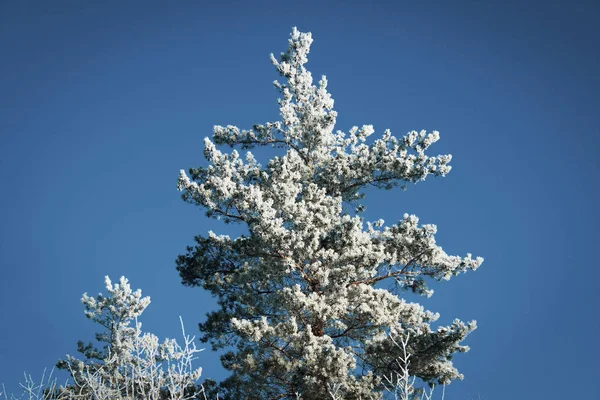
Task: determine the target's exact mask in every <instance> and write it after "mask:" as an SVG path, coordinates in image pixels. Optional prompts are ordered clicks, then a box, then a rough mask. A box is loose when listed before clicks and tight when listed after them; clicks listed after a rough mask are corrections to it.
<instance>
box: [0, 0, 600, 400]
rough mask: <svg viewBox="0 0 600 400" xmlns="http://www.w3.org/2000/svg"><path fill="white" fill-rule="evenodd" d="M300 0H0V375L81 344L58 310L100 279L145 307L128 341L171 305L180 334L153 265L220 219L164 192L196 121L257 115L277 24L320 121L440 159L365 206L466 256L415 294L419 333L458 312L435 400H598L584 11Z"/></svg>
mask: <svg viewBox="0 0 600 400" xmlns="http://www.w3.org/2000/svg"><path fill="white" fill-rule="evenodd" d="M323 3H325V5H319V4H318V3H314V4H313V3H311V2H308V1H302V2H298V1H297V2H283V1H277V2H272V3H270V4H267V3H264V4H263V3H261V2H243V1H236V2H228V1H223V2H214V4H213V3H210V2H205V1H171V2H167V1H161V2H154V1H138V2H132V1H74V0H73V1H51V2H50V1H37V2H35V1H16V0H14V1H0V50H1V53H0V54H1V56H0V57H1V61H0V182H1V188H2V192H1V196H0V210H1V220H0V268H1V272H2V274H1V275H0V276H1V277H0V381H4V382H5V383H6V384H7V386H8V387H9V388H12V389H16V385H17V382H19V381H20V379H21V378H22V374H23V371H28V372H30V373H32V374H33V376H34V377H38V376H40V375H41V372H42V370H43V368H44V367H51V366H53V365H54V364H55V363H56V361H57V360H58V359H59V358H60V357H62V356H63V355H64V354H65V353H71V354H75V349H76V342H77V340H79V339H82V340H86V341H87V340H91V339H92V338H93V333H94V332H96V331H97V330H98V329H96V326H95V325H94V324H93V323H91V322H90V321H88V320H87V319H86V318H85V317H84V315H83V307H82V305H81V303H80V298H81V295H82V293H83V292H88V293H89V294H97V293H98V292H100V291H104V287H103V277H104V275H107V274H108V275H109V276H111V277H112V278H113V279H114V280H116V279H118V278H119V276H121V275H125V276H127V277H128V278H129V279H130V281H131V283H132V286H133V287H134V288H142V290H143V293H144V294H146V295H150V296H151V297H152V304H151V305H150V307H149V308H148V310H147V311H146V313H145V314H144V316H143V317H142V321H143V323H144V330H147V331H151V332H154V333H156V334H157V335H159V337H161V338H164V337H176V338H179V337H180V332H179V321H178V315H181V316H182V317H183V318H184V321H185V322H186V326H187V330H188V332H191V333H197V323H198V322H199V321H200V320H202V318H203V317H204V313H205V312H206V311H208V310H210V309H211V308H212V307H214V305H215V302H214V301H213V300H212V299H211V298H210V296H208V295H207V294H205V293H203V291H202V290H201V289H199V288H194V289H192V288H185V287H183V286H181V285H180V283H179V278H178V275H177V272H176V270H175V264H174V260H175V257H176V256H177V255H178V254H180V253H183V252H184V251H185V246H186V245H189V244H191V243H192V239H193V236H194V235H196V234H206V233H207V231H208V230H210V229H212V230H214V231H215V232H222V233H228V232H231V227H230V226H224V225H221V224H220V223H218V222H217V221H210V220H207V219H206V218H205V217H204V214H203V211H202V210H200V209H197V208H194V207H193V206H191V205H188V204H185V203H184V202H183V201H182V200H180V198H179V193H178V192H177V190H176V179H177V175H178V171H179V169H180V168H185V169H187V168H189V167H192V166H197V165H200V164H201V163H203V157H202V149H203V146H202V143H203V138H204V137H205V136H209V135H211V133H212V126H213V125H215V124H221V125H226V124H235V125H238V126H240V127H242V128H246V127H251V125H252V124H254V123H262V122H266V121H269V120H274V119H277V117H278V109H277V102H276V98H277V93H276V91H275V89H274V88H273V86H272V81H273V80H274V79H277V78H278V74H277V73H276V71H275V70H274V68H273V67H272V66H271V65H270V62H269V57H268V56H269V53H271V52H273V53H275V54H278V53H279V52H281V51H284V50H285V49H286V47H287V38H288V35H289V33H290V31H291V28H292V26H298V28H299V29H300V30H302V31H311V32H312V33H313V38H314V43H313V48H312V51H311V53H310V56H309V64H308V67H309V69H310V70H311V71H312V72H313V75H314V76H315V77H318V76H320V75H322V74H325V75H327V77H328V79H329V89H330V92H331V93H332V95H333V98H334V99H335V105H336V107H335V108H336V109H337V111H338V112H339V119H338V126H337V127H338V128H339V129H342V130H344V131H347V130H348V129H349V128H350V127H351V126H353V125H362V124H373V125H374V127H375V129H376V132H377V134H381V133H382V132H383V131H384V130H385V129H386V128H390V129H391V130H392V132H393V133H394V134H395V135H397V136H401V135H403V134H405V133H406V132H408V131H409V130H412V129H416V130H420V129H427V130H428V131H431V130H434V129H435V130H439V131H440V134H441V140H440V142H438V143H437V144H436V145H434V146H433V147H432V148H431V150H432V153H451V154H453V156H454V159H453V162H452V165H453V170H452V172H451V173H450V174H449V175H448V176H447V177H446V178H439V179H431V180H428V181H426V182H424V183H420V184H418V185H416V186H411V187H409V190H408V191H406V192H400V191H393V192H372V193H369V195H370V197H368V198H367V202H366V204H367V213H366V216H367V217H368V218H370V219H372V220H375V219H378V218H380V217H382V218H384V219H386V220H387V221H388V222H395V221H397V220H398V219H400V218H401V217H402V214H404V213H405V212H408V213H414V214H416V215H417V216H419V217H420V220H421V222H422V223H434V224H437V225H438V232H439V233H438V236H437V238H438V243H440V244H441V245H442V246H443V247H444V250H446V251H447V252H448V253H450V254H460V255H463V254H465V253H467V252H472V253H473V254H474V255H481V256H483V257H485V260H486V261H485V263H484V264H483V266H482V267H481V268H480V270H478V271H477V272H475V273H468V274H466V275H462V276H459V277H456V278H453V279H452V280H451V281H450V282H445V283H442V284H439V285H434V286H433V288H434V289H435V290H436V293H435V294H434V296H433V297H432V298H431V299H429V300H427V299H421V301H422V302H423V304H424V305H425V306H426V307H427V308H428V309H430V310H432V311H437V312H440V313H441V315H442V317H441V319H440V322H441V323H448V322H450V321H451V320H452V319H454V318H460V319H462V320H465V321H468V320H471V319H476V320H477V321H478V326H479V328H478V329H477V330H476V331H475V332H474V333H473V334H472V335H471V336H469V337H468V340H467V341H466V342H465V343H466V344H468V345H469V346H471V351H470V352H469V353H467V354H464V355H463V354H460V355H457V357H456V358H455V364H456V365H457V367H458V368H459V370H460V371H461V372H463V373H464V374H465V380H464V381H463V382H455V383H453V384H452V385H451V386H449V387H448V388H447V390H446V399H452V400H454V399H460V400H463V399H470V398H477V394H478V393H479V394H480V395H481V398H482V399H489V400H494V399H498V400H500V399H507V398H519V399H521V398H522V399H563V398H577V399H579V398H589V399H592V398H599V397H600V389H598V387H597V385H595V383H596V381H597V376H598V373H600V368H599V367H598V358H599V356H600V352H599V350H598V349H599V347H598V332H599V330H600V322H599V320H598V311H597V310H598V306H600V301H599V300H600V298H599V294H598V290H597V283H598V278H600V273H599V272H598V271H599V266H598V261H597V256H596V250H594V248H595V247H597V246H598V243H599V239H600V237H599V234H598V229H597V226H598V223H599V222H600V221H599V218H598V209H597V206H598V204H599V203H600V198H599V197H600V196H599V194H598V178H597V175H598V172H599V165H598V164H599V162H598V150H597V148H598V145H599V144H600V140H599V136H598V135H599V114H600V101H599V98H598V93H600V78H599V75H598V71H600V55H599V54H600V52H599V51H598V49H599V48H600V44H599V43H600V34H599V30H598V28H597V23H598V20H599V19H600V13H599V10H598V8H597V7H594V6H593V3H592V2H587V3H586V2H584V1H577V2H575V3H576V4H577V5H575V6H574V5H569V4H568V3H570V2H567V1H563V2H557V1H537V2H536V1H528V2H518V1H496V2H480V1H462V2H461V1H458V2H445V1H440V2H429V1H421V2H414V1H413V2H404V1H389V2H381V1H375V2H373V4H369V3H371V2H366V1H365V2H353V1H339V2H327V1H324V2H323ZM492 3H495V4H492ZM521 3H526V4H527V5H523V4H521ZM217 4H218V5H217ZM200 357H201V358H200V360H198V365H200V366H202V367H203V368H204V371H205V373H204V376H205V377H212V378H214V379H217V380H220V379H221V378H223V377H224V376H225V375H224V371H223V369H222V368H221V366H220V363H219V361H218V357H217V356H216V355H214V354H211V352H210V349H207V350H206V351H205V352H204V353H202V354H201V355H200ZM437 398H439V393H438V397H437Z"/></svg>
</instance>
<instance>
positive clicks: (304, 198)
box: [177, 28, 483, 400]
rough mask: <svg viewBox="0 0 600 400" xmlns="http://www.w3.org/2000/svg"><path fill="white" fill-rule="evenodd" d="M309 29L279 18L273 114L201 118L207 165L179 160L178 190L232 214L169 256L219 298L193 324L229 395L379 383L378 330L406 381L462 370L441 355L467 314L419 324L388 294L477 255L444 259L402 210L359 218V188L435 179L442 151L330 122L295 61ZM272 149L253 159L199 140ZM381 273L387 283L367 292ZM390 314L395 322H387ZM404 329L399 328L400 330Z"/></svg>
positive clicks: (470, 265)
mask: <svg viewBox="0 0 600 400" xmlns="http://www.w3.org/2000/svg"><path fill="white" fill-rule="evenodd" d="M311 43H312V38H311V34H310V33H301V32H299V31H298V30H296V29H295V28H294V30H293V32H292V34H291V39H290V40H289V49H288V51H287V52H286V53H283V54H282V55H281V58H280V60H279V61H278V60H276V59H275V57H273V55H271V59H272V62H273V64H274V65H275V67H276V69H277V70H278V71H279V73H280V74H281V75H282V76H283V77H284V78H285V82H284V83H280V82H275V86H276V88H277V89H278V90H279V92H280V93H281V98H280V99H279V109H280V114H281V121H277V122H268V123H266V124H264V125H255V126H254V127H253V128H252V129H251V130H240V129H239V128H237V127H235V126H226V127H223V126H215V127H214V134H213V140H214V142H213V141H211V140H210V139H208V138H206V139H205V147H204V156H205V158H206V159H207V161H208V164H209V165H208V166H207V167H200V168H192V169H190V170H189V175H188V174H186V173H185V172H184V171H181V173H180V177H179V181H178V188H179V190H181V191H182V192H183V194H182V196H183V199H184V200H186V201H188V202H190V203H192V204H196V205H198V206H200V207H202V208H205V209H206V210H207V215H208V216H210V217H214V218H223V219H224V221H225V222H238V223H241V224H245V225H246V226H247V228H248V232H247V234H244V235H242V236H240V237H238V238H235V239H231V238H230V237H229V236H223V235H216V234H214V233H212V232H209V234H208V236H207V237H204V236H197V237H196V238H195V241H196V245H195V246H193V247H188V249H187V254H185V255H181V256H179V257H178V259H177V269H178V271H179V273H180V275H181V278H182V281H183V284H185V285H189V286H202V287H203V288H204V289H207V290H209V291H210V292H211V293H212V294H213V295H215V296H216V297H218V301H219V305H220V309H219V310H217V311H214V312H211V313H209V314H208V318H207V320H206V322H204V323H201V324H200V330H201V331H202V332H203V336H202V338H201V340H202V341H204V342H210V343H211V344H212V347H213V348H214V349H219V348H223V347H226V346H229V345H234V346H236V347H237V349H236V351H229V352H227V353H226V354H225V355H224V356H223V357H222V363H223V365H224V367H225V368H226V369H227V370H229V371H231V372H232V375H231V376H230V377H229V378H228V379H226V380H225V381H224V382H222V383H221V385H220V386H219V387H218V388H216V389H215V391H219V392H220V393H222V394H223V393H224V394H225V397H226V398H228V399H232V400H238V399H261V400H263V399H296V398H298V397H299V396H302V398H304V399H325V398H332V397H334V394H335V398H338V399H342V398H343V399H369V398H381V397H382V396H383V393H384V392H385V391H386V382H385V381H384V380H383V377H384V376H388V377H389V376H392V375H394V374H398V373H401V368H400V367H399V366H398V363H397V360H399V359H401V357H400V356H401V352H400V350H401V349H399V347H398V346H395V344H394V342H393V341H392V340H391V336H390V334H391V333H392V332H391V330H392V329H393V328H394V327H397V326H400V327H401V328H399V329H397V330H396V331H394V332H393V333H394V334H395V335H400V336H402V335H404V336H405V337H410V340H409V341H408V342H407V344H406V349H407V350H408V353H409V354H410V360H411V363H410V365H409V366H408V371H409V373H410V375H411V376H414V377H418V378H420V379H422V380H423V381H425V382H429V383H432V384H433V383H434V382H438V383H441V384H446V383H449V382H450V381H452V380H454V379H457V378H462V375H460V374H459V372H458V371H457V370H456V368H454V367H453V365H452V362H451V361H450V359H451V357H452V354H453V353H455V352H457V351H459V352H464V351H467V350H468V348H467V347H466V346H461V345H459V342H460V341H462V340H463V339H464V338H465V337H466V336H467V335H468V334H469V332H471V331H472V330H474V329H475V322H471V323H468V324H465V323H463V322H461V321H458V320H456V321H455V322H454V323H453V324H452V325H451V326H448V327H441V328H438V329H437V330H436V331H433V330H432V329H431V328H430V324H431V323H432V322H434V321H435V320H436V319H437V318H438V315H437V314H433V313H431V312H429V311H425V310H424V309H423V307H422V306H420V305H419V304H416V303H408V302H406V301H405V300H404V299H402V298H400V297H399V294H401V293H402V292H403V291H405V290H412V291H413V292H414V293H418V294H421V295H427V296H431V294H432V293H433V291H432V290H430V289H429V288H428V287H427V284H426V281H425V278H426V277H429V278H433V279H435V280H438V281H439V280H449V279H450V278H451V277H452V276H454V275H458V274H459V273H461V272H465V271H466V270H468V269H471V270H475V269H476V268H478V267H479V265H480V264H481V263H482V261H483V259H481V258H479V257H477V258H476V259H473V258H471V255H470V254H467V255H466V257H458V256H449V255H447V254H446V253H445V252H444V251H443V250H442V248H441V247H439V246H438V245H437V244H436V242H435V236H434V235H435V233H436V227H435V226H434V225H422V226H420V225H419V224H418V219H417V217H415V216H414V215H407V214H405V215H404V217H403V218H402V219H401V220H400V221H399V222H398V223H397V224H393V225H390V226H384V221H383V220H379V221H377V222H374V223H369V222H367V223H366V227H365V226H364V222H365V221H363V218H362V217H361V212H362V210H363V205H362V202H361V200H362V198H363V196H364V189H365V188H366V187H376V188H384V189H391V188H393V187H395V186H397V185H399V184H401V185H403V186H405V184H406V183H408V182H414V183H416V182H418V181H421V180H424V179H425V178H426V177H427V176H428V175H434V176H444V175H446V174H447V173H448V172H449V171H450V166H449V162H450V160H451V156H450V155H442V156H428V155H427V154H425V151H426V150H427V149H428V148H429V146H430V145H432V144H433V143H434V142H436V141H437V140H438V139H439V134H438V132H436V131H434V132H432V133H429V134H427V133H426V132H425V131H421V132H414V131H413V132H410V133H409V134H407V135H406V136H404V137H403V138H400V139H397V138H396V137H394V136H392V134H391V133H390V131H389V130H386V131H385V133H384V134H383V136H382V137H381V138H380V139H377V140H374V141H372V142H370V141H368V138H369V136H370V135H371V134H372V133H373V132H374V129H373V127H372V126H370V125H365V126H363V127H362V128H358V127H353V128H352V129H350V131H349V132H348V134H347V135H346V134H344V133H343V132H341V131H335V132H334V126H335V122H336V116H337V113H336V112H335V111H334V110H333V100H332V98H331V96H330V94H329V93H328V92H327V80H326V79H325V77H322V78H321V80H320V81H319V83H318V85H314V84H313V80H312V76H311V74H310V72H309V71H307V70H306V69H305V64H306V62H307V55H308V52H309V48H310V45H311ZM223 144H226V145H230V146H232V147H234V146H239V147H241V148H242V149H250V148H253V147H255V146H273V147H276V148H280V149H283V153H282V154H281V155H280V156H276V157H274V158H272V159H271V160H270V161H269V162H268V164H267V165H266V166H262V165H260V164H259V163H258V162H257V161H256V159H255V158H254V157H253V155H252V154H251V153H250V152H248V153H247V154H246V156H245V158H242V157H241V156H240V154H239V153H238V152H237V151H236V150H233V151H232V152H231V153H230V154H225V153H222V152H221V151H219V150H218V149H217V148H216V146H215V145H223ZM385 282H393V283H395V288H394V289H393V290H386V289H382V288H379V287H377V286H379V285H380V284H382V283H385ZM398 324H400V325H398ZM409 335H410V336H409Z"/></svg>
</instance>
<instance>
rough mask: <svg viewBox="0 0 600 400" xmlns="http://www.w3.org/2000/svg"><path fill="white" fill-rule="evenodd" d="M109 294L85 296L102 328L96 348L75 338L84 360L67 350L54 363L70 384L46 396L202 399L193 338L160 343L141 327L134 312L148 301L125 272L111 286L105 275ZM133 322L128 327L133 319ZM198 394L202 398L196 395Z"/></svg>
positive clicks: (89, 312)
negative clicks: (59, 359)
mask: <svg viewBox="0 0 600 400" xmlns="http://www.w3.org/2000/svg"><path fill="white" fill-rule="evenodd" d="M105 283H106V290H107V291H108V293H109V294H108V295H107V296H103V295H102V294H99V295H98V296H97V297H96V298H93V297H89V296H88V295H87V294H84V295H83V298H82V299H81V301H82V302H83V304H84V305H85V315H86V316H87V317H88V318H89V319H91V320H92V321H94V322H96V323H98V324H100V325H101V326H103V327H104V328H105V329H106V330H105V331H103V332H101V333H97V334H96V340H97V341H98V342H100V343H103V347H102V348H101V349H98V348H96V347H94V346H93V345H92V344H91V343H90V344H87V345H86V344H84V343H83V342H81V341H80V342H78V344H77V347H78V351H79V352H80V353H82V354H83V355H84V356H85V357H86V360H85V361H81V360H78V359H76V358H74V357H71V356H69V355H67V358H66V359H65V360H61V361H59V362H58V364H57V367H58V368H59V369H63V370H66V371H68V373H69V374H70V375H71V378H72V380H73V383H72V384H71V385H68V386H66V387H61V388H59V389H55V388H52V389H51V390H48V391H47V392H46V397H44V398H56V399H107V400H108V399H132V400H133V399H156V400H158V399H178V400H181V399H191V398H204V396H203V395H201V394H202V391H203V389H202V387H201V386H197V385H196V382H197V381H198V379H199V378H200V375H201V373H202V368H198V369H194V368H193V367H192V361H193V360H194V359H195V356H194V355H195V353H197V352H199V351H201V350H197V349H196V346H195V344H194V338H193V337H191V338H190V337H188V336H186V335H185V331H184V328H183V321H182V323H181V328H182V332H183V337H184V345H183V347H182V346H180V345H179V344H178V343H177V342H176V341H175V340H174V339H166V340H165V341H164V342H163V343H160V344H159V341H158V338H157V337H156V336H155V335H153V334H151V333H144V334H142V332H141V326H142V324H141V323H140V322H138V317H139V316H140V315H141V314H142V313H143V312H144V310H145V309H146V307H148V305H149V304H150V297H142V292H141V290H140V289H138V290H136V291H135V292H133V291H132V290H131V287H130V286H129V282H128V281H127V279H126V278H125V277H121V279H120V281H119V283H118V284H115V285H113V284H112V282H111V281H110V279H109V277H108V276H107V277H106V278H105ZM134 322H135V324H134V325H133V326H132V323H134ZM199 395H201V397H197V396H199Z"/></svg>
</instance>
